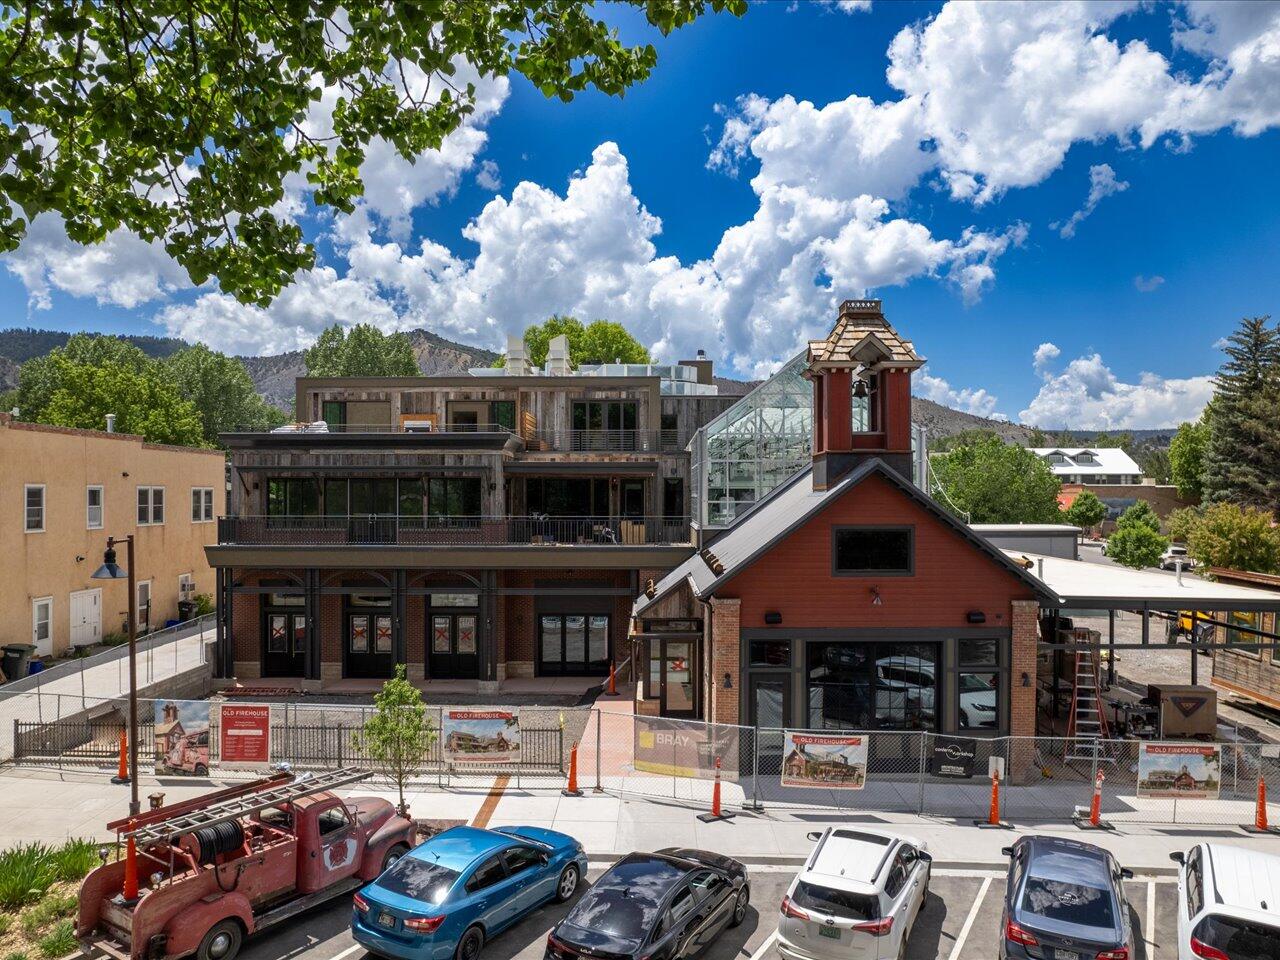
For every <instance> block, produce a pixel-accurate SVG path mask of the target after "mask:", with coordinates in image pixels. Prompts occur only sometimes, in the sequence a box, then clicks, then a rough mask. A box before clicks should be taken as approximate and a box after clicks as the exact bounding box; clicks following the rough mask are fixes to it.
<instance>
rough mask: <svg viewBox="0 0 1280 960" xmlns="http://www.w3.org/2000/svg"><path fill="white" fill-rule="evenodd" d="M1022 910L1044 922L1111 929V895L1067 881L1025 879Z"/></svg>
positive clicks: (1046, 878)
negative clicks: (1054, 921)
mask: <svg viewBox="0 0 1280 960" xmlns="http://www.w3.org/2000/svg"><path fill="white" fill-rule="evenodd" d="M1022 909H1023V910H1025V911H1026V912H1027V913H1030V914H1033V915H1035V916H1037V917H1044V918H1045V919H1046V920H1056V921H1058V922H1059V923H1075V924H1079V925H1080V926H1083V927H1101V928H1104V929H1114V927H1115V925H1116V921H1115V912H1114V911H1113V910H1112V908H1111V891H1109V890H1105V889H1103V888H1102V887H1091V886H1087V885H1085V884H1081V883H1072V882H1071V881H1068V880H1051V879H1049V878H1048V877H1035V876H1032V877H1028V878H1027V885H1026V887H1025V888H1024V889H1023V893H1022Z"/></svg>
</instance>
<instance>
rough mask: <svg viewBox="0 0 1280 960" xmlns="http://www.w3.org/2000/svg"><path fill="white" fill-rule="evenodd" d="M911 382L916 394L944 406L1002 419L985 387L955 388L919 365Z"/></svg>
mask: <svg viewBox="0 0 1280 960" xmlns="http://www.w3.org/2000/svg"><path fill="white" fill-rule="evenodd" d="M912 383H913V385H914V392H915V394H916V395H917V396H920V397H924V398H925V399H927V400H932V401H933V402H934V403H940V404H942V405H943V406H944V407H950V408H951V409H952V410H962V411H964V412H965V413H972V414H973V415H974V416H977V417H991V418H994V419H998V420H1003V419H1004V417H1003V416H1001V415H1000V414H998V413H996V403H997V402H998V401H997V399H996V397H994V396H993V395H992V394H990V393H988V392H987V391H986V390H985V389H982V388H978V389H976V390H975V389H973V388H970V387H963V388H961V389H959V390H957V389H956V388H955V387H953V386H951V384H950V383H948V382H947V381H946V380H944V379H943V378H942V377H935V376H933V374H931V373H929V368H928V367H921V368H920V369H919V370H917V371H916V373H915V376H914V377H913V378H912Z"/></svg>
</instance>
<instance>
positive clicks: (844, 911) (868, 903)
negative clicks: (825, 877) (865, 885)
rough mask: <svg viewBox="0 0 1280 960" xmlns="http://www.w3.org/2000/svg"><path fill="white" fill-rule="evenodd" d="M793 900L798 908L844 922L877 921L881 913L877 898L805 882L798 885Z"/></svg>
mask: <svg viewBox="0 0 1280 960" xmlns="http://www.w3.org/2000/svg"><path fill="white" fill-rule="evenodd" d="M791 899H792V901H793V902H794V903H795V905H796V906H797V907H801V908H802V909H805V910H817V911H819V912H820V913H826V914H830V915H831V916H833V917H840V918H841V919H842V920H875V919H877V915H878V914H879V912H880V911H879V904H878V903H877V902H876V898H875V897H872V896H868V895H867V894H864V893H850V892H849V891H848V890H832V889H831V888H830V887H823V886H819V885H818V884H816V883H806V882H805V881H803V880H801V881H800V882H799V883H797V884H796V892H795V894H794V895H793V896H792V898H791Z"/></svg>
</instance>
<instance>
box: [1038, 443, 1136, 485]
mask: <svg viewBox="0 0 1280 960" xmlns="http://www.w3.org/2000/svg"><path fill="white" fill-rule="evenodd" d="M1027 449H1029V450H1030V451H1031V452H1032V453H1034V454H1035V455H1036V456H1038V457H1039V458H1040V459H1041V460H1043V461H1044V462H1045V463H1047V464H1048V465H1049V469H1050V470H1051V471H1052V472H1053V475H1054V476H1055V477H1057V478H1058V479H1059V480H1061V481H1062V482H1063V483H1088V484H1095V483H1096V484H1109V485H1117V484H1126V485H1127V484H1134V483H1142V468H1141V467H1140V466H1138V464H1137V462H1136V461H1135V460H1134V459H1133V457H1131V456H1129V455H1128V454H1127V453H1125V452H1124V451H1123V450H1121V449H1120V448H1119V447H1028V448H1027Z"/></svg>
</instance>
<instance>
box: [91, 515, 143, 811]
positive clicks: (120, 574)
mask: <svg viewBox="0 0 1280 960" xmlns="http://www.w3.org/2000/svg"><path fill="white" fill-rule="evenodd" d="M122 540H123V542H124V544H125V563H126V564H127V567H126V568H125V569H123V570H122V569H120V565H119V564H118V563H116V544H117V543H120V542H121V541H122ZM133 570H134V567H133V534H129V536H127V537H123V538H119V539H118V538H116V537H107V549H106V551H105V552H104V553H103V554H102V566H100V567H99V568H98V569H97V570H96V571H95V572H94V574H93V579H94V580H128V581H129V625H128V628H127V632H128V635H129V816H131V817H136V816H137V815H138V814H139V813H140V812H141V810H142V805H141V804H140V803H139V802H138V644H137V623H138V610H137V606H138V594H137V590H136V588H135V586H134V579H133Z"/></svg>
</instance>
